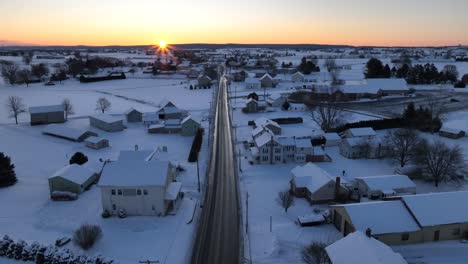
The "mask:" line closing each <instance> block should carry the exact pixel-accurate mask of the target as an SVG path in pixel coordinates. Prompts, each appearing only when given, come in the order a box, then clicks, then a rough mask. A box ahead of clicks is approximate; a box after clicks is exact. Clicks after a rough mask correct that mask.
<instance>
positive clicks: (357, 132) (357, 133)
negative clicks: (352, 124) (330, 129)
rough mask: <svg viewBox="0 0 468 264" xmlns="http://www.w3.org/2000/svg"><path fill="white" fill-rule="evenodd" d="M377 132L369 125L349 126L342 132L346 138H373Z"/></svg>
mask: <svg viewBox="0 0 468 264" xmlns="http://www.w3.org/2000/svg"><path fill="white" fill-rule="evenodd" d="M376 135H377V133H375V131H374V129H372V128H371V127H360V128H350V129H348V130H346V131H345V132H344V136H345V137H346V138H352V137H359V138H367V139H373V138H375V136H376Z"/></svg>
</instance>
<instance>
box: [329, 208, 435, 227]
mask: <svg viewBox="0 0 468 264" xmlns="http://www.w3.org/2000/svg"><path fill="white" fill-rule="evenodd" d="M338 206H341V207H343V208H344V209H345V210H346V212H347V213H348V215H349V217H350V219H351V222H352V224H353V225H354V227H355V228H356V230H359V231H362V232H365V231H366V229H367V228H370V229H371V230H372V234H374V235H380V234H389V233H401V232H414V231H418V230H420V228H419V225H418V223H417V222H416V221H415V219H414V218H413V217H412V216H411V214H410V212H409V211H408V210H407V209H406V207H405V205H404V204H403V202H402V201H381V202H369V203H355V204H345V205H338ZM426 206H427V205H426Z"/></svg>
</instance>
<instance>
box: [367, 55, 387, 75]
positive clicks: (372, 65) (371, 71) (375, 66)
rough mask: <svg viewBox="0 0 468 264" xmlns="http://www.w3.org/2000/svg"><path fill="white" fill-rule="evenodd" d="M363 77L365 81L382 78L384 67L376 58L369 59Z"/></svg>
mask: <svg viewBox="0 0 468 264" xmlns="http://www.w3.org/2000/svg"><path fill="white" fill-rule="evenodd" d="M364 75H365V76H366V78H367V79H375V78H383V77H384V66H383V64H382V61H380V60H379V59H376V58H372V59H370V60H369V61H368V62H367V64H366V71H365V73H364Z"/></svg>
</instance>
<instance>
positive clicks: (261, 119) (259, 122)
mask: <svg viewBox="0 0 468 264" xmlns="http://www.w3.org/2000/svg"><path fill="white" fill-rule="evenodd" d="M254 122H255V125H256V126H257V127H258V126H267V125H272V126H275V127H278V128H281V126H280V125H279V124H278V123H277V122H275V121H273V120H271V119H268V118H265V117H259V118H257V119H255V121H254Z"/></svg>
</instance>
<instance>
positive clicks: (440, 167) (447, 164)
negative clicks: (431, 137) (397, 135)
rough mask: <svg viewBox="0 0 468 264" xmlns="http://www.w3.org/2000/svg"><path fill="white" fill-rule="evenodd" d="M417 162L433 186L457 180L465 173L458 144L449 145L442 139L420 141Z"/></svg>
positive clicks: (461, 152)
mask: <svg viewBox="0 0 468 264" xmlns="http://www.w3.org/2000/svg"><path fill="white" fill-rule="evenodd" d="M417 153H418V154H417V164H418V165H420V166H421V167H422V169H423V171H424V173H425V174H426V176H427V177H428V179H430V180H432V181H434V185H435V187H438V186H439V183H441V182H443V181H459V180H460V179H461V178H462V176H463V175H464V173H465V169H466V164H465V160H464V158H463V151H462V150H461V148H460V147H459V146H455V147H450V146H448V145H447V144H445V143H444V142H442V141H435V142H434V143H428V142H427V141H422V143H421V144H420V147H419V148H418V152H417Z"/></svg>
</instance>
